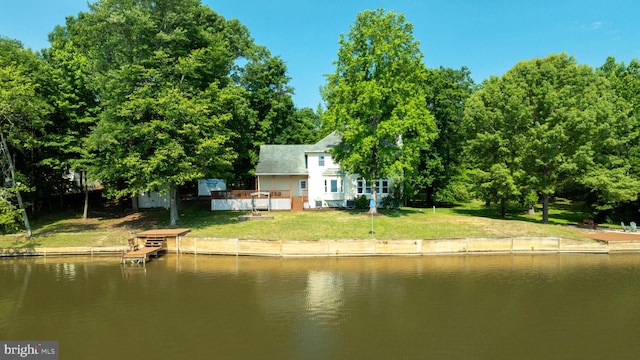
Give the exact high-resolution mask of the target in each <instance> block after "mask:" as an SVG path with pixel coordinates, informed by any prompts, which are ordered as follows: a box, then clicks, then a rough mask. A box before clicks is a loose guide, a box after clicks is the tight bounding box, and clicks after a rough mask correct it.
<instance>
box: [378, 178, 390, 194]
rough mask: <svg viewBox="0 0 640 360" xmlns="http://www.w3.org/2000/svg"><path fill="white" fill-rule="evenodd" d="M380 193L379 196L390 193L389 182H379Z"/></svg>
mask: <svg viewBox="0 0 640 360" xmlns="http://www.w3.org/2000/svg"><path fill="white" fill-rule="evenodd" d="M378 193H379V194H388V193H389V180H378Z"/></svg>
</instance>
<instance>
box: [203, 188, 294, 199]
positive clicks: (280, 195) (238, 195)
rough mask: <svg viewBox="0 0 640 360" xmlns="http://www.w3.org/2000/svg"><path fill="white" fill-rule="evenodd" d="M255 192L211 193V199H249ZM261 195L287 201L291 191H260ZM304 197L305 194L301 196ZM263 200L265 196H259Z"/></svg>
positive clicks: (227, 191)
mask: <svg viewBox="0 0 640 360" xmlns="http://www.w3.org/2000/svg"><path fill="white" fill-rule="evenodd" d="M257 192H258V191H257V190H225V191H212V192H211V198H212V199H226V200H228V199H251V194H253V193H257ZM260 192H261V193H269V194H270V195H271V198H272V199H289V198H290V197H291V190H268V191H260ZM303 196H305V197H306V194H303ZM259 197H262V198H264V197H265V196H259Z"/></svg>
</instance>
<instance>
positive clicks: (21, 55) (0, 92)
mask: <svg viewBox="0 0 640 360" xmlns="http://www.w3.org/2000/svg"><path fill="white" fill-rule="evenodd" d="M47 78H48V73H47V68H46V66H45V64H44V63H43V62H42V60H41V59H40V57H39V56H38V54H37V53H34V52H33V51H31V50H30V49H24V47H23V46H22V44H21V43H20V42H19V41H16V40H11V39H7V38H0V135H1V136H2V145H3V146H2V148H3V153H4V154H2V155H1V157H0V162H2V164H3V170H4V173H3V182H4V179H7V178H10V179H11V181H10V183H9V184H6V185H9V187H11V188H12V190H11V191H5V192H3V194H2V195H3V196H5V197H11V199H6V198H5V201H4V203H5V204H10V203H12V202H13V201H16V200H17V202H18V203H19V207H20V208H21V213H22V217H23V220H24V223H25V227H26V230H27V235H31V229H30V226H29V221H28V217H27V213H26V210H25V207H26V205H25V204H23V202H22V197H21V194H20V192H19V190H22V191H25V190H34V189H37V186H38V185H40V184H41V183H42V180H41V178H43V177H44V176H46V173H45V174H43V172H42V171H40V170H41V167H40V161H41V160H42V154H41V151H42V146H43V142H42V138H43V136H44V134H45V133H46V128H47V126H48V125H49V124H50V120H49V119H48V115H49V114H50V112H51V106H50V104H49V103H48V102H47V95H46V90H45V88H46V86H44V85H43V84H46V81H47V80H46V79H47ZM16 186H20V189H17V188H16ZM13 196H15V197H16V198H17V199H13V198H12V197H13ZM5 209H6V210H7V212H8V213H12V212H13V211H14V210H12V209H10V206H8V207H6V208H5ZM0 211H1V210H0ZM11 217H12V216H11V215H9V216H8V217H6V218H5V219H7V218H11ZM5 225H6V223H5ZM9 228H10V227H9Z"/></svg>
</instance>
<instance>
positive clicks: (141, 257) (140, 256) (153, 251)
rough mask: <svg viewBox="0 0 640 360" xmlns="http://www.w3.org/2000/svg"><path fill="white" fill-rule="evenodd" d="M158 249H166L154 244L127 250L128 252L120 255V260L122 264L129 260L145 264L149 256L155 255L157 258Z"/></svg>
mask: <svg viewBox="0 0 640 360" xmlns="http://www.w3.org/2000/svg"><path fill="white" fill-rule="evenodd" d="M160 251H166V248H163V247H155V246H153V247H152V246H150V247H143V248H139V249H138V250H133V251H129V252H128V253H126V254H124V255H122V262H123V263H124V264H126V263H127V262H130V263H135V264H142V265H145V264H146V262H147V261H148V260H149V259H150V258H151V256H153V255H155V257H156V258H157V257H158V256H159V252H160Z"/></svg>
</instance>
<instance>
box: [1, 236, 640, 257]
mask: <svg viewBox="0 0 640 360" xmlns="http://www.w3.org/2000/svg"><path fill="white" fill-rule="evenodd" d="M126 249H127V247H126V246H125V245H122V246H108V247H107V246H87V247H33V248H16V249H14V248H11V249H0V257H5V256H65V255H102V254H104V255H107V254H110V255H113V254H123V253H124V252H125V251H126ZM167 250H168V251H169V252H171V253H184V254H207V255H236V256H239V255H250V256H279V257H283V256H299V257H304V256H423V255H439V254H441V255H446V254H508V253H513V254H522V253H535V254H544V253H596V254H608V253H614V252H640V242H632V241H629V242H626V241H624V242H623V241H617V242H603V241H591V240H575V239H565V238H560V237H505V238H464V239H414V240H411V239H406V240H403V239H398V240H379V239H357V240H356V239H353V240H350V239H341V240H252V239H238V238H232V239H223V238H205V237H189V236H187V237H183V238H180V239H177V240H174V239H171V240H169V241H168V242H167Z"/></svg>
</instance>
